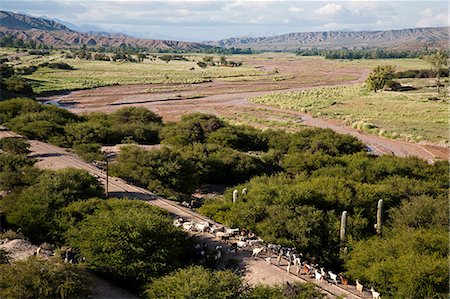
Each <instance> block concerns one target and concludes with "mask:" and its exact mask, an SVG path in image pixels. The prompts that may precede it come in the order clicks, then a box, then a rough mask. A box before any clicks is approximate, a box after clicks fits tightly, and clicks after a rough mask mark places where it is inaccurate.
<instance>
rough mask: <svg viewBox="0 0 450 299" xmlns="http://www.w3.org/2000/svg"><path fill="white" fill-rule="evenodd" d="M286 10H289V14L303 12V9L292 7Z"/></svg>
mask: <svg viewBox="0 0 450 299" xmlns="http://www.w3.org/2000/svg"><path fill="white" fill-rule="evenodd" d="M288 10H289V11H290V12H293V13H299V12H302V11H305V10H304V9H303V8H301V7H295V6H292V7H291V8H289V9H288Z"/></svg>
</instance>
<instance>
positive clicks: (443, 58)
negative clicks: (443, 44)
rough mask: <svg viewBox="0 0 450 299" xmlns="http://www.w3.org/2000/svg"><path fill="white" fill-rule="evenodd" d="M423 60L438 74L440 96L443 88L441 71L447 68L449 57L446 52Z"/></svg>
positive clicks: (433, 54)
mask: <svg viewBox="0 0 450 299" xmlns="http://www.w3.org/2000/svg"><path fill="white" fill-rule="evenodd" d="M423 59H424V60H425V61H427V62H428V63H429V64H430V65H431V68H432V70H433V71H434V72H435V73H436V85H437V92H438V94H439V92H440V87H441V78H440V72H441V69H443V68H445V67H447V59H448V55H447V53H444V52H436V53H431V54H428V55H426V56H424V57H423ZM447 68H448V67H447Z"/></svg>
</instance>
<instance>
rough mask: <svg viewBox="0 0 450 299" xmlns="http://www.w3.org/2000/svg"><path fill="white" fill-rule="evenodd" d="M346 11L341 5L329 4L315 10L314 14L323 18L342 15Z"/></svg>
mask: <svg viewBox="0 0 450 299" xmlns="http://www.w3.org/2000/svg"><path fill="white" fill-rule="evenodd" d="M346 10H347V9H346V8H344V6H342V5H341V4H335V3H329V4H327V5H325V6H322V7H320V8H318V9H316V14H317V15H319V16H324V17H333V16H337V15H340V14H342V13H343V12H345V11H346Z"/></svg>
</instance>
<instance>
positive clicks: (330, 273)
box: [328, 271, 338, 284]
mask: <svg viewBox="0 0 450 299" xmlns="http://www.w3.org/2000/svg"><path fill="white" fill-rule="evenodd" d="M328 275H330V279H331V280H332V281H333V282H334V283H335V284H338V282H337V274H334V273H333V272H331V271H328Z"/></svg>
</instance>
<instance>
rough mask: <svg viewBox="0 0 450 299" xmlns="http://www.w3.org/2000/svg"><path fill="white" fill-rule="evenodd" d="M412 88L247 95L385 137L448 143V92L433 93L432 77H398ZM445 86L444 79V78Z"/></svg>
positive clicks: (348, 88) (357, 87)
mask: <svg viewBox="0 0 450 299" xmlns="http://www.w3.org/2000/svg"><path fill="white" fill-rule="evenodd" d="M400 82H401V83H402V85H409V86H413V87H415V88H417V89H416V90H411V91H405V92H393V91H382V92H377V93H372V92H368V91H367V90H366V89H365V88H364V86H363V85H361V84H359V85H352V86H339V87H325V88H318V89H312V90H305V91H301V92H288V93H273V94H269V95H265V96H262V97H257V98H253V99H251V101H253V102H255V103H260V104H268V105H275V106H278V107H280V108H284V109H293V110H297V111H302V112H309V113H311V114H313V115H314V116H321V117H326V118H330V119H338V120H340V121H342V122H343V123H344V124H346V125H349V126H353V127H354V128H356V129H358V130H361V131H365V132H369V133H373V134H378V135H380V136H384V137H387V138H394V139H397V138H399V139H404V140H409V141H416V142H419V141H428V142H433V143H436V144H442V145H448V144H449V138H448V95H445V94H441V95H440V96H439V97H440V98H441V99H444V100H442V101H429V100H428V98H429V97H431V96H437V92H436V88H435V87H432V82H433V80H432V79H406V80H405V81H403V80H400ZM444 84H445V87H444V88H443V89H448V79H447V80H445V81H444Z"/></svg>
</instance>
